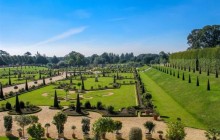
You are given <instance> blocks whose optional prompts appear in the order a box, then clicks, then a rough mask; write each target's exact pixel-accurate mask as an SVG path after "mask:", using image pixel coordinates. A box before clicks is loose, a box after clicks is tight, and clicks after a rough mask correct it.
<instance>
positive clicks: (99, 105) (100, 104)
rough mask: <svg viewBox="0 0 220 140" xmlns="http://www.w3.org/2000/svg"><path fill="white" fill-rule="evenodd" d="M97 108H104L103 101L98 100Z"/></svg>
mask: <svg viewBox="0 0 220 140" xmlns="http://www.w3.org/2000/svg"><path fill="white" fill-rule="evenodd" d="M96 108H97V109H99V110H101V109H103V105H102V102H100V101H99V102H97V104H96Z"/></svg>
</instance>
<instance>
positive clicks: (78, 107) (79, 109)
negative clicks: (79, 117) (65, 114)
mask: <svg viewBox="0 0 220 140" xmlns="http://www.w3.org/2000/svg"><path fill="white" fill-rule="evenodd" d="M76 112H77V113H81V107H80V99H79V93H78V94H77V99H76Z"/></svg>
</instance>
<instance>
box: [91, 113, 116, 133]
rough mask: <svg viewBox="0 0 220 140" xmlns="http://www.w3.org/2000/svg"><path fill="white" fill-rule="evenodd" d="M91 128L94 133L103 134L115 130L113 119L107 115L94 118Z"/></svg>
mask: <svg viewBox="0 0 220 140" xmlns="http://www.w3.org/2000/svg"><path fill="white" fill-rule="evenodd" d="M92 130H93V132H94V133H95V134H99V135H101V134H105V133H107V132H111V133H112V132H113V131H114V130H115V124H114V121H113V120H112V119H111V118H109V117H103V118H99V119H98V120H96V121H95V122H94V124H93V126H92Z"/></svg>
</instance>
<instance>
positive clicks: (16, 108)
mask: <svg viewBox="0 0 220 140" xmlns="http://www.w3.org/2000/svg"><path fill="white" fill-rule="evenodd" d="M15 111H16V112H19V113H20V112H21V107H20V102H19V99H18V94H16V101H15Z"/></svg>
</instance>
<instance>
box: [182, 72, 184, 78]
mask: <svg viewBox="0 0 220 140" xmlns="http://www.w3.org/2000/svg"><path fill="white" fill-rule="evenodd" d="M182 79H183V80H185V76H184V72H183V78H182Z"/></svg>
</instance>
